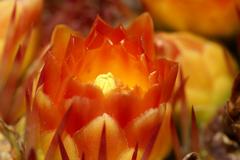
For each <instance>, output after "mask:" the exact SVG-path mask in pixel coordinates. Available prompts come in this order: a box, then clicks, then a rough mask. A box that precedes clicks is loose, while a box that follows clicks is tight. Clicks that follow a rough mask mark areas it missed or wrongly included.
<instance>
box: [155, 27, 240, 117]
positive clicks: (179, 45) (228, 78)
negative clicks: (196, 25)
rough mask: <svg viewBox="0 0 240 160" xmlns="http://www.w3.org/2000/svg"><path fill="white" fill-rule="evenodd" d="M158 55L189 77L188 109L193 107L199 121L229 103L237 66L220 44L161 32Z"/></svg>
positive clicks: (157, 45)
mask: <svg viewBox="0 0 240 160" xmlns="http://www.w3.org/2000/svg"><path fill="white" fill-rule="evenodd" d="M155 44H156V47H157V50H158V51H157V54H158V56H159V57H160V58H162V57H165V58H169V59H172V60H175V61H178V62H179V65H180V66H181V69H182V71H183V75H184V77H186V78H187V82H186V86H185V92H186V99H187V103H188V106H192V105H194V108H195V110H196V113H197V114H198V118H200V119H201V120H205V121H206V120H208V119H209V118H211V117H212V116H213V115H214V114H215V113H216V110H217V108H218V107H221V106H223V105H224V103H225V102H226V101H227V100H228V98H229V96H230V93H231V88H232V84H233V80H234V77H235V76H236V75H237V73H238V67H237V63H236V62H235V61H234V59H233V58H232V57H231V55H230V54H229V52H228V51H227V49H225V48H224V47H223V46H221V45H220V44H218V43H216V42H213V41H210V40H207V39H205V38H202V37H200V36H196V35H194V34H191V33H187V32H177V33H159V34H156V36H155Z"/></svg>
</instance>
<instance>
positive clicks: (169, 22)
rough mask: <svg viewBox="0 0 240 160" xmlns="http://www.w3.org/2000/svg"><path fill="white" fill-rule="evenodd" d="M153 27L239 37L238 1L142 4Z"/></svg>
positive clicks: (168, 0)
mask: <svg viewBox="0 0 240 160" xmlns="http://www.w3.org/2000/svg"><path fill="white" fill-rule="evenodd" d="M142 2H143V4H144V6H145V8H146V10H148V11H149V12H150V13H151V15H152V16H153V17H154V19H155V21H156V23H157V24H159V25H160V26H164V27H167V28H170V29H174V30H181V31H182V30H184V31H186V30H187V31H193V32H196V33H199V34H203V35H206V36H212V37H213V36H215V37H216V36H218V37H230V36H234V35H236V33H239V31H240V30H239V28H240V20H239V7H240V1H239V0H200V1H199V0H181V1H179V0H160V1H157V0H142Z"/></svg>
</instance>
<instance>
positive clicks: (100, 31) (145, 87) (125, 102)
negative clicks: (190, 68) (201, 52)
mask: <svg viewBox="0 0 240 160" xmlns="http://www.w3.org/2000/svg"><path fill="white" fill-rule="evenodd" d="M154 55H155V54H154V45H153V26H152V21H151V18H150V17H149V15H148V14H143V15H141V16H140V17H138V18H137V19H136V20H135V21H134V22H133V24H132V25H131V26H130V27H128V28H127V29H125V28H124V27H123V26H121V25H120V26H118V27H116V28H112V27H111V26H109V25H107V24H106V23H105V22H104V21H103V20H101V19H100V18H99V17H97V19H96V20H95V23H94V24H93V27H92V30H91V32H90V33H89V35H88V36H87V37H86V38H85V37H83V36H81V34H80V33H78V32H75V31H72V30H71V29H69V28H68V27H66V26H57V27H56V29H55V30H54V32H53V36H52V43H51V48H50V49H49V50H48V52H47V54H46V57H45V65H44V66H43V69H42V70H41V73H40V76H39V77H40V78H39V82H38V85H37V90H36V93H35V92H34V91H33V94H31V93H30V94H29V95H30V96H31V95H33V97H32V98H33V99H32V102H31V103H30V104H32V105H30V107H29V112H28V129H27V131H29V133H28V134H27V135H28V136H27V139H26V143H27V144H26V151H30V150H31V148H35V151H36V152H37V154H38V156H40V157H41V156H42V157H46V158H47V159H61V158H60V157H61V156H60V154H56V153H55V149H56V148H57V147H58V146H59V145H60V146H61V143H60V142H61V141H63V145H64V148H65V149H66V153H67V155H68V157H69V158H70V159H80V158H81V157H84V158H85V159H87V160H88V159H93V160H95V159H109V160H114V159H123V160H127V159H129V160H130V159H134V157H135V156H137V158H136V159H141V157H142V156H144V157H145V158H149V159H151V160H155V159H159V158H163V157H164V156H165V155H166V153H167V152H168V151H169V148H170V146H171V135H170V117H171V108H170V106H169V105H167V104H165V103H167V102H168V101H169V99H170V98H171V94H172V90H173V88H174V83H175V78H176V75H177V71H178V67H177V64H176V63H175V62H171V61H168V60H164V59H156V58H155V57H154ZM35 82H36V81H35ZM33 88H34V87H33ZM163 103H164V104H163ZM30 128H34V130H31V131H30ZM58 136H60V140H59V138H57V137H58ZM60 148H61V149H60V150H61V155H65V154H63V153H64V152H62V151H63V150H62V148H63V147H60ZM57 153H59V152H57ZM65 156H66V155H65ZM103 157H105V158H103Z"/></svg>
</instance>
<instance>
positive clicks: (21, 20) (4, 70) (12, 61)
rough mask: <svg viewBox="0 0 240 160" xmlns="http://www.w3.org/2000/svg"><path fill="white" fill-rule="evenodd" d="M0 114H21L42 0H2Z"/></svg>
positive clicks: (10, 117)
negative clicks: (27, 71)
mask: <svg viewBox="0 0 240 160" xmlns="http://www.w3.org/2000/svg"><path fill="white" fill-rule="evenodd" d="M0 9H1V10H2V11H3V12H2V13H1V16H0V26H1V28H0V75H1V76H0V77H1V78H0V117H2V118H3V119H4V120H5V121H6V122H7V123H13V122H16V120H17V119H19V116H20V115H21V114H22V112H23V111H22V110H23V107H21V106H23V103H24V102H23V101H24V98H22V97H24V87H23V86H22V84H23V80H24V79H25V77H24V75H25V73H26V68H27V67H28V66H29V64H30V62H31V60H32V57H33V55H34V54H33V53H34V52H33V51H34V49H36V43H37V37H38V36H37V31H36V25H37V21H38V20H39V17H40V13H41V9H42V0H21V1H15V0H7V1H0Z"/></svg>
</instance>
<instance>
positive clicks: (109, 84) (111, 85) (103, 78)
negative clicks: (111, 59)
mask: <svg viewBox="0 0 240 160" xmlns="http://www.w3.org/2000/svg"><path fill="white" fill-rule="evenodd" d="M94 85H96V86H98V87H99V88H101V89H102V92H103V93H104V94H107V93H109V92H110V91H111V90H113V89H115V88H116V83H115V80H114V76H113V74H112V73H111V72H108V73H106V74H100V75H98V76H97V78H96V79H95V81H94Z"/></svg>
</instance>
